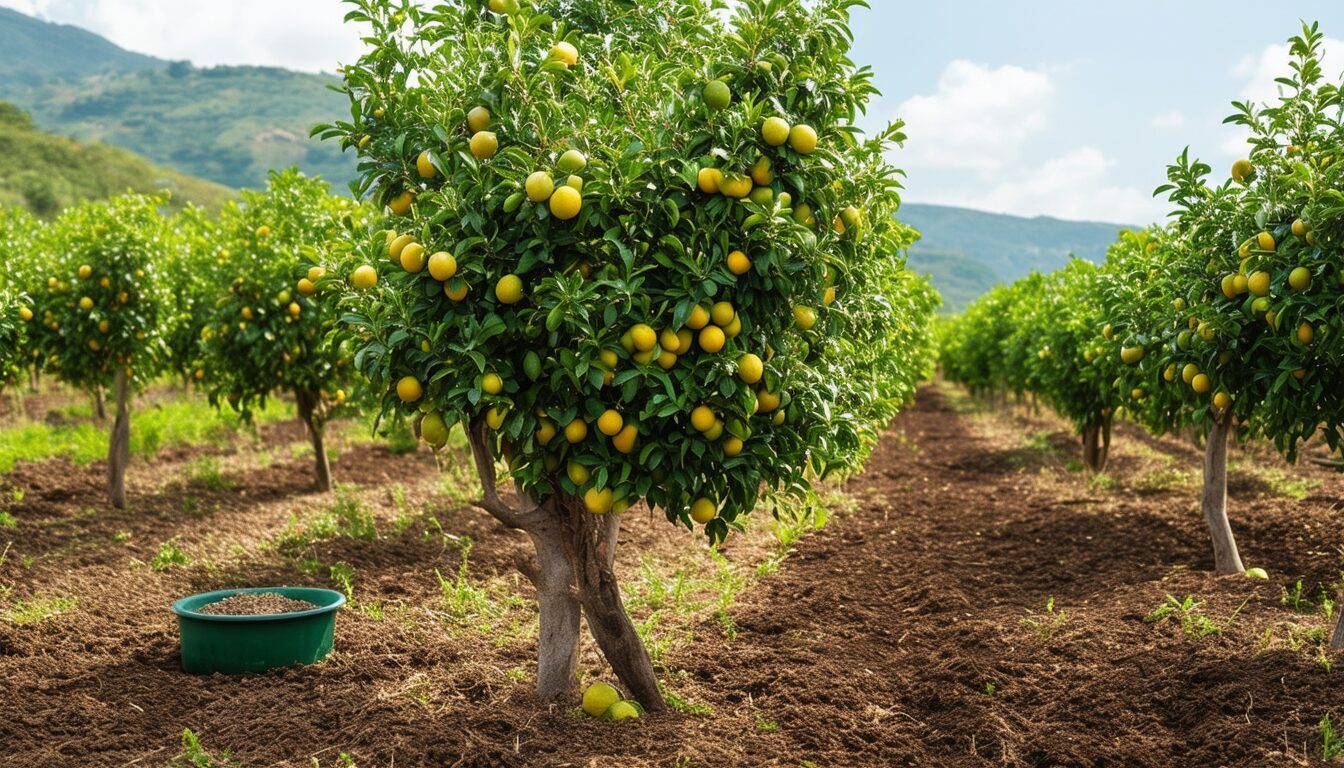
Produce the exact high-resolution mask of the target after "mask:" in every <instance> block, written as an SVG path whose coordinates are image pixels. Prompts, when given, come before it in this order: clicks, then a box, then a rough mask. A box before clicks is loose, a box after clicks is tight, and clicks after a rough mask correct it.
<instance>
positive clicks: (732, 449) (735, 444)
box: [723, 435, 743, 458]
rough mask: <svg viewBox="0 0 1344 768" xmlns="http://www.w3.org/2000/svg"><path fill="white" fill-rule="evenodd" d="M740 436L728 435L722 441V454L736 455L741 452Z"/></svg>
mask: <svg viewBox="0 0 1344 768" xmlns="http://www.w3.org/2000/svg"><path fill="white" fill-rule="evenodd" d="M742 448H743V443H742V438H740V437H734V436H732V435H729V436H728V437H726V438H724V441H723V455H724V456H728V457H730V458H731V457H733V456H736V455H738V454H740V453H742Z"/></svg>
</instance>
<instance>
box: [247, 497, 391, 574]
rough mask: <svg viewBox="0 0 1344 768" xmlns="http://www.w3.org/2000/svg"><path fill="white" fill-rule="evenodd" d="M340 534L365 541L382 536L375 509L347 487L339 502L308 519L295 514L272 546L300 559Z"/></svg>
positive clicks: (338, 499)
mask: <svg viewBox="0 0 1344 768" xmlns="http://www.w3.org/2000/svg"><path fill="white" fill-rule="evenodd" d="M340 537H345V538H350V539H359V540H362V541H373V540H374V539H377V538H378V525H377V522H376V521H375V520H374V517H373V510H371V509H369V507H368V505H366V504H365V503H364V502H363V501H362V500H360V499H359V498H358V497H357V496H355V495H353V494H352V493H350V492H348V491H346V490H343V489H338V491H337V498H336V501H335V502H334V503H333V504H332V505H331V506H330V507H328V508H326V509H324V510H322V511H321V512H318V513H317V514H315V515H313V516H311V517H309V518H308V519H307V520H303V521H301V520H299V519H298V518H297V517H294V516H293V515H291V516H290V518H289V523H288V524H287V525H286V526H285V529H284V530H283V531H281V532H280V534H279V535H278V536H276V537H275V538H274V539H272V540H271V541H270V542H269V543H268V546H271V547H274V548H275V549H277V550H279V551H280V552H281V553H282V554H285V555H287V556H289V557H294V558H298V557H300V556H301V555H302V554H303V553H304V551H305V550H307V549H308V548H309V547H311V546H313V545H314V544H316V543H318V542H322V541H330V540H332V539H336V538H340Z"/></svg>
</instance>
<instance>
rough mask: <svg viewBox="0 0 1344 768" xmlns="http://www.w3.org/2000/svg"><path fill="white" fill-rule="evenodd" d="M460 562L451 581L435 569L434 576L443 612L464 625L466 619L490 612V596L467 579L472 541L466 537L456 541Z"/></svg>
mask: <svg viewBox="0 0 1344 768" xmlns="http://www.w3.org/2000/svg"><path fill="white" fill-rule="evenodd" d="M457 546H458V550H459V552H460V553H461V556H462V561H461V562H460V563H459V564H458V566H457V574H456V575H455V577H454V578H452V579H446V578H444V576H443V574H442V573H440V572H439V570H438V569H437V568H436V569H435V570H434V576H435V577H437V578H438V580H439V591H440V593H441V594H442V596H443V599H442V604H443V610H444V611H445V612H446V613H447V614H448V616H450V617H451V618H452V619H453V620H454V621H455V622H457V623H459V624H465V623H466V622H467V620H468V619H471V618H478V617H480V616H482V615H484V614H486V613H488V612H489V610H490V596H489V595H488V594H486V592H485V590H483V589H480V588H478V587H474V586H472V585H471V581H470V580H469V579H468V578H467V572H468V567H469V566H468V560H469V558H470V557H471V546H472V541H471V539H470V538H469V537H467V536H462V537H460V538H458V539H457Z"/></svg>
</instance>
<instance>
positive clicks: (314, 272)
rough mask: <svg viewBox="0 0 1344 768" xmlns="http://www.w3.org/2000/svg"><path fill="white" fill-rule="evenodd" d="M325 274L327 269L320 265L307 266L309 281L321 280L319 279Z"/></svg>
mask: <svg viewBox="0 0 1344 768" xmlns="http://www.w3.org/2000/svg"><path fill="white" fill-rule="evenodd" d="M325 274H327V270H326V269H324V268H322V267H309V268H308V280H309V282H313V283H316V282H317V281H318V280H321V279H322V276H323V275H325Z"/></svg>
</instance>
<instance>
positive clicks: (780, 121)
mask: <svg viewBox="0 0 1344 768" xmlns="http://www.w3.org/2000/svg"><path fill="white" fill-rule="evenodd" d="M761 138H762V139H765V143H766V144H769V145H770V146H772V147H778V146H780V145H782V144H783V143H784V142H786V141H788V140H789V124H788V122H787V121H786V120H785V119H784V118H782V117H767V118H766V119H765V122H764V123H762V124H761Z"/></svg>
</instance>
